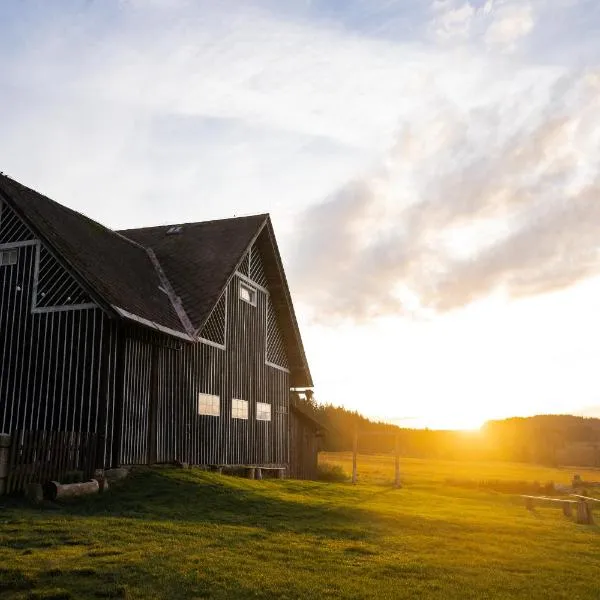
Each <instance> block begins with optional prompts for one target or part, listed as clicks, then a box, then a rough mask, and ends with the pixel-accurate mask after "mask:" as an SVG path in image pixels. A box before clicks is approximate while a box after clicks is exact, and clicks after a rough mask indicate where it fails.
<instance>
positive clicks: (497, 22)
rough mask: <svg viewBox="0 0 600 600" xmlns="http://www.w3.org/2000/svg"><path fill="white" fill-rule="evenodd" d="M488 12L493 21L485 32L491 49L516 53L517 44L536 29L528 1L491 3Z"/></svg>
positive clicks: (531, 8) (486, 40)
mask: <svg viewBox="0 0 600 600" xmlns="http://www.w3.org/2000/svg"><path fill="white" fill-rule="evenodd" d="M488 10H489V14H491V15H492V19H493V20H492V23H491V24H490V26H489V27H488V29H487V31H486V32H485V42H486V44H487V45H488V46H490V47H494V48H499V49H501V50H504V51H506V52H511V51H514V50H515V49H516V46H517V42H518V41H519V40H520V39H521V38H524V37H525V36H527V35H529V33H531V31H532V29H533V27H534V24H535V21H534V17H533V7H532V6H531V4H529V3H528V2H526V1H524V2H519V3H509V2H506V1H505V2H496V3H495V4H491V3H490V5H489V9H488Z"/></svg>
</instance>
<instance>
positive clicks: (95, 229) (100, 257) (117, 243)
mask: <svg viewBox="0 0 600 600" xmlns="http://www.w3.org/2000/svg"><path fill="white" fill-rule="evenodd" d="M0 195H1V196H2V197H3V198H4V199H5V200H6V201H7V202H8V204H9V205H11V206H12V207H13V208H14V209H15V210H16V211H17V213H18V214H19V215H20V216H21V217H22V218H24V219H25V221H26V222H28V223H29V224H30V225H31V227H32V228H33V229H34V232H35V233H36V235H38V236H40V238H41V239H42V240H44V241H45V242H47V243H48V245H49V246H50V247H51V248H52V249H53V250H54V251H55V252H57V253H58V254H59V255H60V256H61V257H62V258H63V259H64V260H65V261H66V262H67V263H68V264H70V265H71V267H72V268H73V269H74V271H75V272H76V273H77V274H78V275H79V276H80V278H81V279H82V280H83V283H84V284H87V287H88V288H90V291H91V292H92V293H93V295H95V296H96V297H98V296H99V297H100V299H101V300H103V301H104V302H105V303H106V304H108V305H109V306H110V307H112V308H118V309H121V310H123V311H126V312H127V313H131V314H132V315H135V316H137V317H141V318H142V319H145V320H148V321H150V322H151V323H153V324H155V325H159V326H161V327H165V328H168V329H171V330H173V331H174V332H178V333H181V334H184V335H186V332H185V329H184V327H183V325H182V323H181V321H180V319H179V317H178V316H177V313H176V312H175V309H174V308H173V305H172V303H171V301H170V299H169V297H168V296H167V294H165V293H164V292H162V291H161V290H159V286H160V280H159V277H158V274H157V272H156V269H155V268H154V265H153V264H152V261H151V260H150V257H149V255H148V252H147V251H146V249H145V248H142V247H140V246H139V245H138V244H135V243H134V242H132V241H131V240H128V239H126V238H124V237H123V236H122V235H119V234H118V233H116V232H114V231H112V230H110V229H108V228H107V227H104V226H103V225H100V224H99V223H97V222H96V221H93V220H92V219H89V218H88V217H86V216H84V215H82V214H80V213H78V212H76V211H74V210H71V209H69V208H67V207H65V206H62V205H61V204H58V203H57V202H54V201H53V200H50V198H47V197H46V196H43V195H41V194H39V193H38V192H35V191H34V190H31V189H29V188H27V187H25V186H24V185H21V184H20V183H18V182H16V181H14V180H13V179H10V178H9V177H6V176H0ZM94 292H95V293H94Z"/></svg>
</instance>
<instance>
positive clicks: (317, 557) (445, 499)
mask: <svg viewBox="0 0 600 600" xmlns="http://www.w3.org/2000/svg"><path fill="white" fill-rule="evenodd" d="M322 461H323V462H324V463H328V464H340V465H342V466H343V468H344V469H345V470H346V471H348V472H349V471H350V464H351V457H350V456H349V455H347V454H339V455H333V454H328V455H324V456H323V457H322ZM402 472H403V483H404V487H403V489H400V490H395V489H393V488H392V487H391V486H390V485H389V484H390V482H391V480H392V476H393V459H392V458H390V457H379V456H378V457H360V461H359V484H358V485H357V486H353V485H351V484H347V483H346V484H344V483H340V484H334V483H314V482H298V481H277V480H265V481H248V480H245V479H240V478H234V477H228V476H223V475H217V474H212V473H207V472H202V471H199V470H195V469H189V470H180V469H175V468H163V469H140V470H138V471H136V472H135V473H134V474H133V475H132V476H131V477H130V478H129V479H127V480H125V481H123V482H121V484H120V485H118V486H117V485H115V486H114V487H113V488H112V489H111V490H110V491H109V492H108V493H107V494H105V495H103V496H95V497H88V498H85V499H79V500H77V501H74V502H71V503H69V504H63V505H47V506H43V507H41V508H36V507H28V506H26V505H24V504H22V503H17V502H15V501H7V500H4V501H0V598H2V600H9V599H16V598H46V599H49V598H54V599H60V598H169V599H171V598H173V599H177V598H315V599H317V598H318V599H321V598H427V599H432V598H433V599H436V598H437V599H451V598H460V599H464V598H474V599H475V598H476V599H485V598H527V599H528V600H533V599H535V598H544V599H548V598H552V599H555V598H565V599H567V598H568V599H569V600H575V599H583V598H585V599H588V598H589V599H592V598H593V599H597V598H599V597H600V579H598V558H599V556H600V530H599V529H598V527H596V526H583V525H577V524H575V523H574V522H573V521H570V520H568V519H566V518H565V517H564V516H563V515H562V514H561V512H560V510H557V509H552V508H548V509H546V508H544V509H540V510H536V511H535V512H534V513H529V512H527V511H526V510H525V509H524V507H523V504H522V502H521V500H520V499H519V498H517V497H514V496H510V495H505V494H499V493H493V492H485V491H478V490H472V489H466V488H459V487H451V486H448V485H446V484H445V483H444V482H445V480H446V479H448V478H454V479H473V480H484V479H487V480H489V479H500V480H528V481H533V480H538V481H540V482H545V481H548V480H553V481H556V482H562V483H568V482H569V481H570V480H571V477H572V475H573V473H574V472H579V473H580V474H581V475H582V477H583V478H585V479H600V472H595V473H594V472H589V471H583V470H581V471H576V470H574V469H569V470H556V469H545V468H537V467H526V466H522V465H511V464H504V463H488V464H483V463H451V462H443V461H421V460H403V461H402Z"/></svg>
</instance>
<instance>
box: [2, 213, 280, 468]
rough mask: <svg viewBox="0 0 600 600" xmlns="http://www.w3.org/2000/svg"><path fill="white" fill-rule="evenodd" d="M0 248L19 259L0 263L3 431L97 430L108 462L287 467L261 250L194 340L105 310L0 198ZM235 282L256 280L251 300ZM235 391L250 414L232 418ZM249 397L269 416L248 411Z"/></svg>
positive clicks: (276, 349)
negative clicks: (207, 402)
mask: <svg viewBox="0 0 600 600" xmlns="http://www.w3.org/2000/svg"><path fill="white" fill-rule="evenodd" d="M2 250H11V251H14V250H16V252H17V262H16V264H10V265H4V266H1V267H0V286H1V288H0V367H1V369H0V432H5V433H14V432H24V431H31V432H38V431H45V432H63V433H68V432H77V433H93V434H97V436H96V438H97V440H98V452H97V456H98V466H105V467H108V466H111V465H116V464H141V463H147V462H154V461H156V462H160V463H169V462H173V461H182V462H188V463H191V464H201V465H209V464H231V465H241V464H262V465H279V466H284V465H287V463H288V461H289V456H288V426H289V422H288V419H289V388H290V376H289V371H288V369H287V368H286V367H287V362H288V361H287V357H286V355H285V348H284V347H283V345H282V343H281V334H280V332H279V331H278V327H279V325H278V323H276V320H275V319H274V313H273V311H272V307H270V302H271V299H270V296H269V293H268V291H267V290H266V285H267V280H266V277H265V270H264V268H263V264H262V263H261V256H260V252H259V251H258V250H255V249H252V251H251V252H250V253H249V254H248V255H247V256H246V258H245V260H244V263H243V267H242V270H243V273H240V274H236V275H235V276H234V277H233V278H232V279H231V281H230V283H229V285H228V288H227V290H226V291H225V293H224V295H223V297H222V299H221V300H220V301H219V303H218V304H217V305H216V307H215V309H214V314H213V315H212V316H211V317H210V318H209V320H208V322H207V327H206V328H205V331H203V332H201V337H205V338H206V340H205V341H200V342H198V343H187V342H182V341H179V340H175V339H174V338H171V337H169V336H167V335H165V334H162V333H159V332H156V331H153V330H151V329H148V328H142V327H141V326H138V325H133V324H123V323H122V322H117V321H116V320H115V319H113V318H111V317H110V316H109V314H107V313H106V312H104V310H102V309H101V308H99V307H98V306H96V305H95V304H94V303H93V299H92V298H91V297H90V295H89V294H88V292H87V291H86V290H84V289H83V286H80V285H79V283H78V280H77V278H75V277H73V274H72V273H70V272H69V270H68V269H67V268H66V266H65V265H64V264H63V263H62V261H61V260H60V259H59V258H58V257H57V256H55V255H54V254H53V252H52V250H51V249H50V248H47V247H45V245H44V244H43V243H42V242H41V241H40V240H39V239H36V237H35V235H34V233H33V232H32V231H31V230H30V228H29V227H28V226H27V225H26V224H25V223H24V222H23V221H22V220H21V219H20V218H19V217H18V215H16V214H15V213H14V212H13V211H12V210H11V209H10V208H9V207H8V206H6V205H2V204H1V203H0V251H2ZM242 281H244V282H245V283H246V284H248V283H249V282H250V285H252V281H254V283H255V289H256V298H255V299H256V303H255V305H254V304H250V303H249V302H246V301H244V300H242V299H240V296H239V287H240V283H241V282H242ZM42 293H43V295H42ZM269 315H270V316H269ZM267 359H269V360H267ZM269 361H270V362H269ZM200 393H205V394H212V395H217V396H219V398H220V415H219V416H218V417H217V416H208V415H199V414H198V395H199V394H200ZM234 398H236V399H240V400H245V401H247V402H248V419H247V420H246V419H233V418H232V416H231V407H232V399H234ZM258 402H261V403H267V404H269V405H270V406H271V420H270V421H260V420H257V419H256V415H257V403H258Z"/></svg>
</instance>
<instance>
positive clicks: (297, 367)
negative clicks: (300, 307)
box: [120, 215, 313, 387]
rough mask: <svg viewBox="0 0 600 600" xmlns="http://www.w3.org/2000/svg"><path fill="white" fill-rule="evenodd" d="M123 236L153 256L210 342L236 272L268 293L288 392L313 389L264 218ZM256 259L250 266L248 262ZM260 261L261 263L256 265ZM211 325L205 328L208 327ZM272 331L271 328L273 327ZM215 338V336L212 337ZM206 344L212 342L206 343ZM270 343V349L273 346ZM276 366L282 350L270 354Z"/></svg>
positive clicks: (140, 231)
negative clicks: (286, 370)
mask: <svg viewBox="0 0 600 600" xmlns="http://www.w3.org/2000/svg"><path fill="white" fill-rule="evenodd" d="M120 233H121V234H122V235H124V236H126V237H128V238H130V239H132V240H134V241H136V242H137V243H139V244H141V245H143V246H147V247H149V248H151V249H152V251H153V252H154V253H155V254H156V256H157V258H158V260H159V261H160V264H161V265H162V267H163V269H164V272H165V275H166V277H167V279H168V280H169V282H170V284H171V286H172V288H173V290H174V292H175V294H176V295H177V296H178V297H179V298H180V300H181V302H182V304H183V307H184V309H185V311H186V314H187V315H188V317H189V319H190V321H191V322H192V324H193V326H194V327H195V328H196V331H197V335H198V336H200V337H204V336H205V331H207V330H210V331H212V332H213V333H212V334H206V335H207V336H210V337H211V338H212V337H213V336H214V332H215V331H217V330H215V329H214V328H213V324H212V321H213V315H215V314H216V313H215V312H214V309H215V306H216V305H217V302H218V301H219V299H220V298H223V296H224V294H225V290H226V288H227V286H228V285H229V282H230V281H231V279H232V278H233V277H234V276H235V273H236V272H240V273H242V274H243V275H247V276H249V277H250V279H252V280H254V281H255V282H256V283H258V284H260V285H263V287H266V288H267V289H268V290H269V293H270V303H271V305H272V310H273V314H272V318H273V316H274V317H275V319H273V320H272V321H271V323H272V324H273V323H274V321H275V320H276V322H277V325H278V327H277V329H278V330H279V331H280V334H277V335H279V336H280V338H281V339H282V340H283V345H284V346H285V352H284V354H285V360H286V362H287V363H288V365H287V366H288V368H289V370H290V380H291V384H292V386H293V387H312V385H313V383H312V378H311V375H310V370H309V368H308V363H307V360H306V356H305V353H304V347H303V344H302V338H301V336H300V330H299V328H298V323H297V321H296V315H295V312H294V307H293V304H292V299H291V295H290V291H289V288H288V284H287V280H286V278H285V273H284V270H283V265H282V262H281V257H280V255H279V249H278V248H277V242H276V241H275V233H274V231H273V226H272V225H271V220H270V218H269V216H268V215H256V216H250V217H238V218H234V219H221V220H217V221H204V222H202V223H184V224H181V225H163V226H159V227H146V228H142V229H128V230H124V231H121V232H120ZM253 256H255V260H253ZM259 259H260V260H259ZM209 324H210V327H209ZM272 331H273V327H272ZM217 335H220V332H219V331H217ZM205 339H209V341H213V340H212V339H210V338H205ZM273 339H274V344H273V349H276V348H277V344H278V340H277V339H275V337H274V338H273ZM274 354H275V356H277V357H279V358H278V360H284V359H282V358H280V357H281V349H280V348H279V351H277V350H275V351H274Z"/></svg>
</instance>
